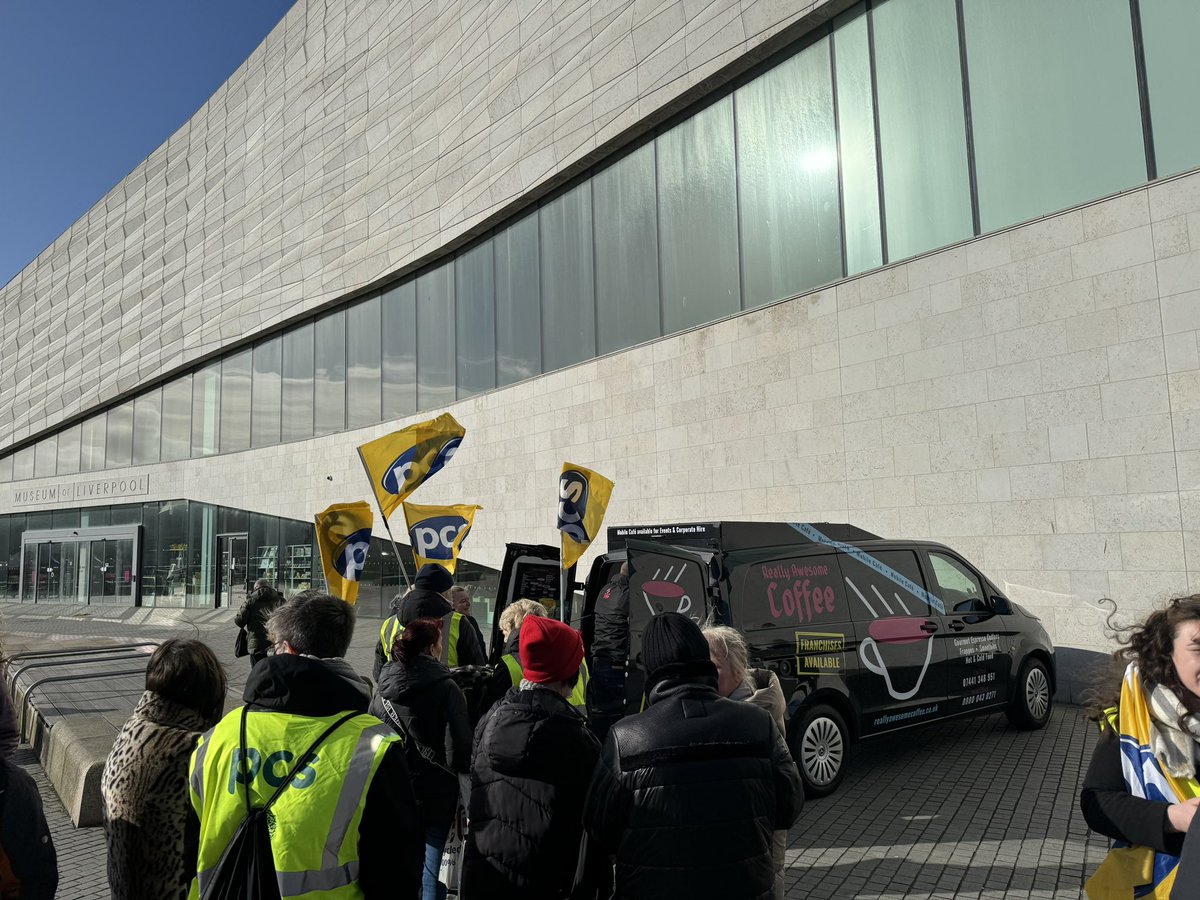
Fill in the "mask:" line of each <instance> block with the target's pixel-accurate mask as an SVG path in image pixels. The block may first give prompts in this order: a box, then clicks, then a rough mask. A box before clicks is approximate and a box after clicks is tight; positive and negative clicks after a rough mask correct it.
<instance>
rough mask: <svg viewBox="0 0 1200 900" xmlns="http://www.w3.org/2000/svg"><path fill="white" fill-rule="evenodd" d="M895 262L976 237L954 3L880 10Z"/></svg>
mask: <svg viewBox="0 0 1200 900" xmlns="http://www.w3.org/2000/svg"><path fill="white" fill-rule="evenodd" d="M870 15H871V16H873V18H874V30H875V74H876V85H877V91H878V95H879V140H880V147H881V149H882V153H883V160H882V165H883V200H884V217H885V220H886V225H887V245H888V259H889V261H890V260H896V259H904V258H905V257H909V256H914V255H916V254H918V253H921V252H923V251H925V250H929V249H930V248H932V247H941V246H944V245H946V244H952V243H954V242H955V241H959V240H962V239H963V238H966V237H970V236H971V232H972V225H971V190H970V178H969V176H968V173H967V138H966V130H965V128H966V126H965V124H964V117H963V96H962V72H961V69H960V65H959V56H958V24H957V22H958V20H957V18H956V15H955V11H954V0H886V2H884V3H880V4H878V5H877V6H875V7H873V8H872V10H871V13H870Z"/></svg>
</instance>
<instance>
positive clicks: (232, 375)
mask: <svg viewBox="0 0 1200 900" xmlns="http://www.w3.org/2000/svg"><path fill="white" fill-rule="evenodd" d="M252 357H253V351H252V350H243V351H241V352H240V353H234V354H231V355H230V356H226V357H225V358H224V359H223V360H221V432H220V434H221V441H220V446H221V452H222V453H229V452H230V451H232V450H245V449H246V448H247V447H249V446H250V372H251V365H252V361H253V359H252Z"/></svg>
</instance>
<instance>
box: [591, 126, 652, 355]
mask: <svg viewBox="0 0 1200 900" xmlns="http://www.w3.org/2000/svg"><path fill="white" fill-rule="evenodd" d="M657 200H658V195H657V193H656V189H655V184H654V145H653V144H645V145H644V146H642V147H639V148H638V149H637V150H635V151H634V152H633V153H631V154H629V155H628V156H626V157H625V158H624V159H621V160H619V161H618V162H616V163H615V164H613V165H611V166H609V167H608V168H607V169H604V170H603V171H601V172H599V173H597V174H596V176H595V177H594V178H593V179H592V203H593V204H594V205H595V226H596V309H597V315H596V328H597V332H598V334H597V337H598V343H599V349H600V352H601V353H609V352H611V351H613V350H620V349H621V348H623V347H632V346H633V345H634V344H640V343H641V342H642V341H648V340H650V339H651V338H656V337H658V335H659V333H660V331H661V322H660V321H659V316H660V306H659V296H658V204H657Z"/></svg>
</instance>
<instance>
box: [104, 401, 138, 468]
mask: <svg viewBox="0 0 1200 900" xmlns="http://www.w3.org/2000/svg"><path fill="white" fill-rule="evenodd" d="M131 462H133V403H132V402H130V403H122V404H121V405H120V406H114V407H113V408H112V409H110V410H109V411H108V431H107V432H106V437H105V440H104V466H105V468H107V469H113V468H116V467H118V466H127V465H129V464H130V463H131Z"/></svg>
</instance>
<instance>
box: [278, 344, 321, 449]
mask: <svg viewBox="0 0 1200 900" xmlns="http://www.w3.org/2000/svg"><path fill="white" fill-rule="evenodd" d="M313 331H314V328H313V325H312V323H309V324H308V325H301V326H300V327H299V328H295V329H293V330H291V331H289V332H288V333H287V334H285V335H284V336H283V417H282V419H281V420H280V427H279V436H280V439H281V440H283V441H298V440H302V439H304V438H309V437H312V433H313Z"/></svg>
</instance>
